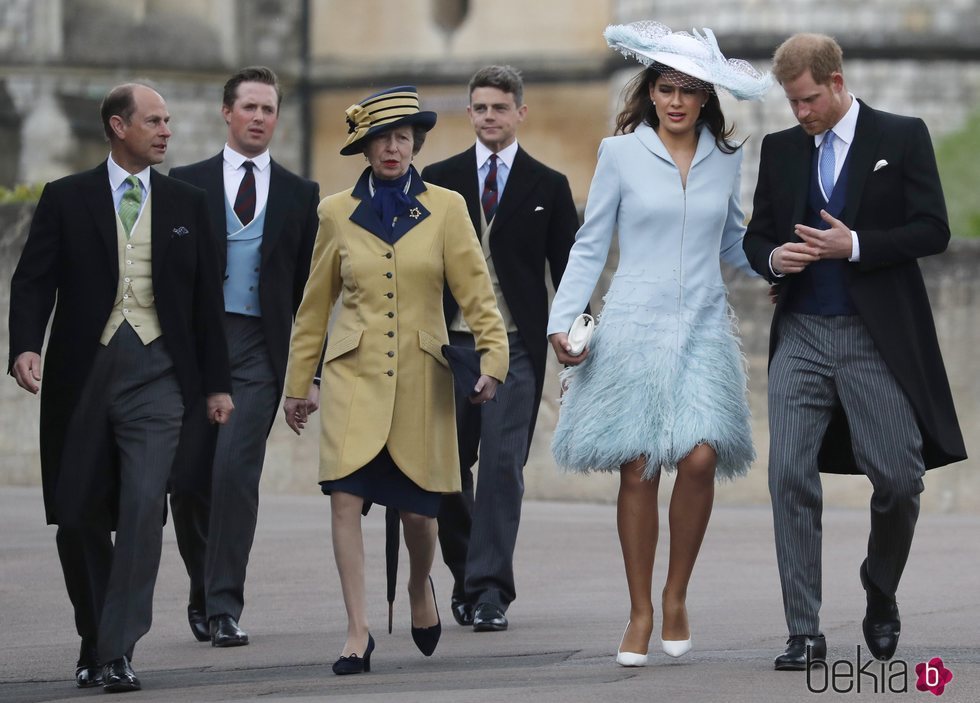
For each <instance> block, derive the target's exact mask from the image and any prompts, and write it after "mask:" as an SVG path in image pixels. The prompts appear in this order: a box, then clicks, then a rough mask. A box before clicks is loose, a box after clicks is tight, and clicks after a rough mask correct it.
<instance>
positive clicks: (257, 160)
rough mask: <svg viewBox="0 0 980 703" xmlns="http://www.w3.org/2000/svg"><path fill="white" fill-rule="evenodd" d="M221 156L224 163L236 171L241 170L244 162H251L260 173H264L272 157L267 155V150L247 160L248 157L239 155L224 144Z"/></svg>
mask: <svg viewBox="0 0 980 703" xmlns="http://www.w3.org/2000/svg"><path fill="white" fill-rule="evenodd" d="M223 155H224V158H225V163H226V164H228V165H229V166H231V167H232V168H236V169H238V168H241V167H242V164H243V163H245V162H246V161H251V162H252V163H253V164H255V168H257V169H259V170H260V171H264V170H265V169H266V168H268V167H269V162H270V161H272V155H271V154H270V153H269V150H268V149H266V150H265V151H263V152H262V153H261V154H259V155H258V156H253V157H251V158H249V157H248V156H244V155H243V154H239V153H238V152H237V151H235V150H234V149H232V148H231V147H230V146H228V145H227V144H225V149H224V153H223Z"/></svg>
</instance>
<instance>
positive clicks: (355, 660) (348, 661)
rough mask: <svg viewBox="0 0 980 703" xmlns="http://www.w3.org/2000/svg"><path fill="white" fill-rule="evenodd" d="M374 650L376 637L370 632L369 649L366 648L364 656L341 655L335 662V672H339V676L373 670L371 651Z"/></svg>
mask: <svg viewBox="0 0 980 703" xmlns="http://www.w3.org/2000/svg"><path fill="white" fill-rule="evenodd" d="M373 651H374V638H373V637H372V636H371V633H370V632H369V633H368V643H367V649H365V650H364V656H363V657H359V656H357V655H356V654H351V655H350V656H347V657H341V658H340V659H338V660H337V661H335V662H334V663H333V673H335V674H337V676H346V675H347V674H363V673H365V672H369V671H371V652H373Z"/></svg>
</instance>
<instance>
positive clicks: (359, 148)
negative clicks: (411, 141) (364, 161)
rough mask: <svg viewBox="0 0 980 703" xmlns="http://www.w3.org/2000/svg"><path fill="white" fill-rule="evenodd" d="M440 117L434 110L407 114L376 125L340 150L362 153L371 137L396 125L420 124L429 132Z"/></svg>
mask: <svg viewBox="0 0 980 703" xmlns="http://www.w3.org/2000/svg"><path fill="white" fill-rule="evenodd" d="M438 117H439V116H438V115H437V114H436V113H434V112H430V111H425V110H423V111H420V112H416V113H413V114H411V115H405V116H404V117H401V118H399V119H397V120H393V121H391V122H386V123H384V124H381V125H374V126H373V127H371V128H370V129H369V130H368V131H367V134H365V135H364V136H363V137H361V138H360V139H356V140H354V141H352V142H351V143H350V144H345V145H344V146H343V148H342V149H341V150H340V153H341V155H342V156H354V155H356V154H360V153H362V152H363V151H364V145H365V144H367V142H368V140H369V139H371V137H374V136H376V135H378V134H381V133H382V132H387V131H389V130H392V129H395V128H396V127H404V126H406V125H411V126H413V127H416V126H418V127H421V128H423V129H424V130H425V131H426V132H428V131H429V130H430V129H432V128H433V127H435V126H436V119H438Z"/></svg>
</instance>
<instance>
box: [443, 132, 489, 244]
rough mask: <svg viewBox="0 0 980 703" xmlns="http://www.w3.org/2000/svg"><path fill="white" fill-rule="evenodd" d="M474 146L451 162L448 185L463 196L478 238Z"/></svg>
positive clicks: (477, 202) (477, 199)
mask: <svg viewBox="0 0 980 703" xmlns="http://www.w3.org/2000/svg"><path fill="white" fill-rule="evenodd" d="M476 171H477V168H476V145H475V144H474V145H473V146H471V147H470V148H469V149H467V150H466V151H464V152H463V153H462V154H460V155H459V156H457V157H455V158H454V159H453V161H452V173H451V175H450V178H449V183H450V184H451V187H452V189H453V190H455V191H456V192H457V193H459V194H460V195H462V196H463V200H465V201H466V211H467V212H468V213H469V214H470V222H472V223H473V231H474V232H476V236H477V237H479V236H480V227H481V223H480V218H481V217H483V215H482V213H481V212H480V208H481V205H480V193H479V186H478V185H477V184H478V183H479V179H478V178H477V175H476Z"/></svg>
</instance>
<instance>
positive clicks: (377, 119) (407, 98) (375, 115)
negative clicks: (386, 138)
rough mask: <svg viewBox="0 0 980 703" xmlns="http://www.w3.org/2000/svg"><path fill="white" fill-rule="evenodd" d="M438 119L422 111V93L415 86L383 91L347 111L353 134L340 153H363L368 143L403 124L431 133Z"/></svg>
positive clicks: (347, 154) (349, 126) (346, 154)
mask: <svg viewBox="0 0 980 703" xmlns="http://www.w3.org/2000/svg"><path fill="white" fill-rule="evenodd" d="M436 117H437V115H436V113H434V112H424V111H421V110H419V92H418V90H416V88H415V86H414V85H400V86H398V87H395V88H388V89H387V90H382V91H381V92H380V93H375V94H374V95H371V96H369V97H367V98H364V100H362V101H361V102H359V103H355V104H354V105H351V106H350V107H349V108H347V128H348V131H349V132H350V134H349V135H348V137H347V142H346V143H345V144H344V147H343V148H342V149H341V150H340V153H341V154H342V155H344V156H352V155H354V154H360V153H361V151H363V148H364V140H366V139H368V138H369V137H372V136H374V135H375V134H378V133H379V132H384V131H387V130H389V129H394V128H395V127H401V126H403V125H419V126H420V127H422V128H424V129H425V131H427V132H428V131H429V130H430V129H432V128H433V127H434V126H435V124H436Z"/></svg>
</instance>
